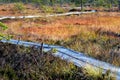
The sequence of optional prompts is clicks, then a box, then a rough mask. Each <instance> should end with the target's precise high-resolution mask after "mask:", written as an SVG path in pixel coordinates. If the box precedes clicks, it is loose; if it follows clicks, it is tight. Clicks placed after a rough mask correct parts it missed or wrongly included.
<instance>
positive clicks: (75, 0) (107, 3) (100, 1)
mask: <svg viewBox="0 0 120 80" xmlns="http://www.w3.org/2000/svg"><path fill="white" fill-rule="evenodd" d="M0 2H3V3H12V2H23V3H36V4H43V5H54V4H60V5H62V4H66V3H67V4H74V5H75V6H82V5H85V4H90V5H92V6H95V7H101V6H102V7H113V6H118V5H120V0H0Z"/></svg>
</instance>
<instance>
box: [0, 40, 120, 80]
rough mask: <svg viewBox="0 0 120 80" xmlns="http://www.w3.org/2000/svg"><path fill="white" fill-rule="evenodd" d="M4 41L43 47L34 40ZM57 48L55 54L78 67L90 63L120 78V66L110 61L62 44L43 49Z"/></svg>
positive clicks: (45, 46) (44, 45)
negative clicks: (104, 60) (101, 59)
mask: <svg viewBox="0 0 120 80" xmlns="http://www.w3.org/2000/svg"><path fill="white" fill-rule="evenodd" d="M1 41H2V42H5V43H6V42H7V43H12V44H17V45H23V46H35V47H41V44H40V43H34V42H25V41H19V40H13V39H11V40H1ZM53 48H55V49H56V50H57V51H56V52H55V53H53V55H54V56H59V57H60V58H61V59H64V60H67V61H69V62H73V63H74V64H75V65H76V66H78V67H86V66H88V65H90V66H92V67H93V68H102V69H103V71H104V72H105V71H107V70H110V71H111V74H112V75H116V76H117V80H120V67H116V66H113V65H111V64H109V63H106V62H103V61H100V60H96V59H94V58H92V57H89V56H86V55H84V54H83V53H80V52H76V51H74V50H71V49H68V48H65V47H62V46H54V45H47V44H43V50H44V51H49V50H51V49H53Z"/></svg>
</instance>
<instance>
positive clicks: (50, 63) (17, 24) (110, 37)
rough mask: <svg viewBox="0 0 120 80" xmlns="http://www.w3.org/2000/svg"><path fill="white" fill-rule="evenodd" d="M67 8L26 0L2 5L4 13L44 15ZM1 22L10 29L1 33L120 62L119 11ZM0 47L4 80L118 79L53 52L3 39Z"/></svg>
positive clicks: (108, 60) (1, 73)
mask: <svg viewBox="0 0 120 80" xmlns="http://www.w3.org/2000/svg"><path fill="white" fill-rule="evenodd" d="M47 8H48V9H47ZM67 11H68V10H65V9H63V8H61V7H56V8H54V7H49V6H42V7H40V8H35V6H34V5H30V4H27V5H24V4H23V3H15V4H8V5H7V4H3V5H0V15H1V16H19V15H43V16H44V15H46V14H55V13H57V12H60V13H61V12H62V13H63V12H67ZM1 23H2V24H3V23H4V24H5V25H6V26H8V28H7V30H1V33H4V34H6V35H12V37H13V39H17V40H25V41H33V42H39V43H40V42H44V43H47V44H54V45H62V46H64V47H67V48H71V49H73V50H75V51H79V52H82V53H84V54H85V55H87V56H90V57H94V58H96V59H98V60H102V61H105V62H108V63H111V64H113V65H115V66H118V67H119V66H120V13H119V12H96V13H91V14H81V15H70V16H62V17H42V18H32V19H13V20H11V19H5V20H1ZM0 47H1V48H0V55H1V56H0V60H1V62H0V78H1V79H3V80H4V79H5V80H12V79H16V80H17V79H18V80H20V79H25V80H29V79H32V80H42V79H43V80H53V79H54V80H57V79H59V80H73V79H74V80H107V79H108V78H109V79H110V80H114V79H113V78H111V77H110V76H108V74H109V71H108V74H107V73H106V74H102V73H101V72H102V70H101V71H100V73H95V72H96V71H94V70H93V71H92V70H91V72H90V71H89V70H90V69H91V67H88V68H87V69H83V68H82V69H81V68H78V67H76V66H75V65H73V63H67V62H66V61H64V60H61V59H60V58H58V57H57V58H56V57H54V56H52V52H51V53H49V52H44V53H43V54H41V53H40V52H39V50H37V49H35V48H30V47H23V46H18V45H12V44H8V43H6V44H4V43H2V42H1V43H0ZM13 48H14V49H13ZM38 55H39V56H38ZM16 57H17V58H16ZM41 58H42V59H41ZM36 61H37V62H36ZM88 71H89V72H88ZM91 74H93V75H91ZM104 76H105V77H104Z"/></svg>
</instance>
